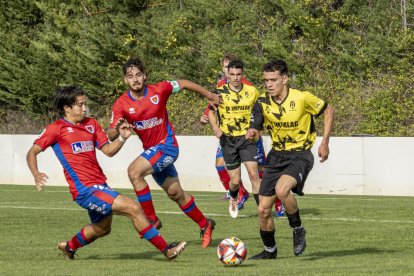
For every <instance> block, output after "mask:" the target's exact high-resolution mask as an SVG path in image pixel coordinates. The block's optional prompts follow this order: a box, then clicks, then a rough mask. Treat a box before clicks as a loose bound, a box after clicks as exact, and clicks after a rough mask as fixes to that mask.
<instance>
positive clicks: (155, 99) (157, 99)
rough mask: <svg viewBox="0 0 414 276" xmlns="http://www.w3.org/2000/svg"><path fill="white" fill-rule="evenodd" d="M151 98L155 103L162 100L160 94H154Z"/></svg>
mask: <svg viewBox="0 0 414 276" xmlns="http://www.w3.org/2000/svg"><path fill="white" fill-rule="evenodd" d="M150 100H151V102H152V103H153V104H158V102H159V101H160V99H159V98H158V95H155V96H152V97H151V98H150Z"/></svg>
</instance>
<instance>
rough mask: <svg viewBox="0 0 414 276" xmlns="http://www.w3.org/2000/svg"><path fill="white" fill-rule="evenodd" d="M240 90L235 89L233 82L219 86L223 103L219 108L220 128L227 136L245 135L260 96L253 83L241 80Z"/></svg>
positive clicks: (218, 91) (218, 89)
mask: <svg viewBox="0 0 414 276" xmlns="http://www.w3.org/2000/svg"><path fill="white" fill-rule="evenodd" d="M240 87H241V90H240V91H234V90H233V89H232V88H231V83H226V84H224V85H222V86H220V87H218V88H217V93H218V94H219V95H220V96H221V98H222V100H223V103H222V104H220V105H219V106H218V108H217V116H218V120H219V126H220V130H221V131H222V132H223V134H224V135H227V136H242V135H243V136H244V135H245V134H246V131H247V129H249V125H250V113H251V111H252V107H253V104H254V103H255V102H256V99H257V97H258V96H259V91H258V90H257V89H256V87H254V86H253V85H249V84H246V83H243V82H241V81H240Z"/></svg>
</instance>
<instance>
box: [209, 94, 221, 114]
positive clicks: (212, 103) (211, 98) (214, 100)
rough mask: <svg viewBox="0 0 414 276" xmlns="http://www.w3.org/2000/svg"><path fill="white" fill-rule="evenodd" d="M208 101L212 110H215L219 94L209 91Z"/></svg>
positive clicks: (218, 101)
mask: <svg viewBox="0 0 414 276" xmlns="http://www.w3.org/2000/svg"><path fill="white" fill-rule="evenodd" d="M208 103H209V104H210V106H212V107H213V109H214V110H217V106H218V105H219V103H220V96H219V95H217V94H215V93H212V92H210V96H209V98H208Z"/></svg>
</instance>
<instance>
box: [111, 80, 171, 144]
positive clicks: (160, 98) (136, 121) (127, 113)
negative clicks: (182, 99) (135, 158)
mask: <svg viewBox="0 0 414 276" xmlns="http://www.w3.org/2000/svg"><path fill="white" fill-rule="evenodd" d="M172 91H173V86H172V85H171V83H170V82H168V81H163V82H159V83H157V84H149V85H146V86H145V90H144V96H143V97H142V98H140V99H138V100H137V99H135V98H133V97H132V96H131V92H130V91H129V90H128V91H126V92H125V93H124V94H122V95H121V96H120V97H119V98H118V99H117V100H116V101H115V103H114V105H113V106H112V118H111V122H110V126H109V127H110V128H115V125H116V122H117V121H118V120H119V119H120V118H125V119H126V120H127V121H128V123H130V124H132V125H134V126H135V129H134V130H135V133H136V134H137V135H138V137H139V138H140V139H141V141H142V145H143V147H144V149H145V150H146V149H148V148H150V147H153V146H155V145H157V144H170V145H173V146H175V147H178V143H177V139H176V137H175V132H174V127H173V126H172V124H171V123H170V121H169V120H168V113H167V101H168V98H169V97H170V96H171V94H172Z"/></svg>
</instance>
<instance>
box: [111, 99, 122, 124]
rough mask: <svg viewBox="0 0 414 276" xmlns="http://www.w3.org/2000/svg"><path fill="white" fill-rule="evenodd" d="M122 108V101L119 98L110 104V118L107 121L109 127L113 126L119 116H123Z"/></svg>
mask: <svg viewBox="0 0 414 276" xmlns="http://www.w3.org/2000/svg"><path fill="white" fill-rule="evenodd" d="M124 117H125V116H124V110H123V108H122V103H121V101H120V98H119V99H118V100H117V101H116V102H115V103H114V104H113V105H112V112H111V120H110V123H109V128H115V126H116V122H118V120H119V119H120V118H124Z"/></svg>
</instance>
